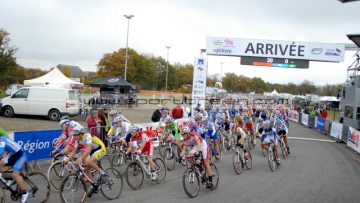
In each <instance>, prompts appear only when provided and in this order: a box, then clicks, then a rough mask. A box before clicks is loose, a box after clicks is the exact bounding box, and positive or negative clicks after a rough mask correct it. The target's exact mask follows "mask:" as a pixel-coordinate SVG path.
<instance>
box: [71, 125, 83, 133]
mask: <svg viewBox="0 0 360 203" xmlns="http://www.w3.org/2000/svg"><path fill="white" fill-rule="evenodd" d="M71 133H72V135H79V134H84V128H83V127H82V126H80V125H79V126H75V127H74V128H73V130H72V132H71Z"/></svg>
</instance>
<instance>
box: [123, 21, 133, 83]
mask: <svg viewBox="0 0 360 203" xmlns="http://www.w3.org/2000/svg"><path fill="white" fill-rule="evenodd" d="M124 17H125V18H127V19H128V24H127V36H126V51H125V76H124V79H125V80H126V74H127V63H128V58H129V55H128V49H129V47H128V45H129V22H130V19H131V18H132V17H134V15H124Z"/></svg>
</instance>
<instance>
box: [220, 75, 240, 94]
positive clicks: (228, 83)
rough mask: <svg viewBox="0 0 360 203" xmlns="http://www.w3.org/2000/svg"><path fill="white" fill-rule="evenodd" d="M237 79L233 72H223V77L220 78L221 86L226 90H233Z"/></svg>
mask: <svg viewBox="0 0 360 203" xmlns="http://www.w3.org/2000/svg"><path fill="white" fill-rule="evenodd" d="M238 80H239V77H238V76H237V75H236V74H235V73H225V77H223V80H222V85H223V88H224V89H226V90H227V91H228V92H235V91H236V84H237V83H238Z"/></svg>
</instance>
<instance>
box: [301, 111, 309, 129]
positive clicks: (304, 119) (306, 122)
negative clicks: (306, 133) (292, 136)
mask: <svg viewBox="0 0 360 203" xmlns="http://www.w3.org/2000/svg"><path fill="white" fill-rule="evenodd" d="M301 123H302V124H303V125H306V126H309V115H308V114H304V113H303V114H302V115H301Z"/></svg>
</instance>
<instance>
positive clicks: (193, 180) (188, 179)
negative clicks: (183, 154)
mask: <svg viewBox="0 0 360 203" xmlns="http://www.w3.org/2000/svg"><path fill="white" fill-rule="evenodd" d="M201 157H202V154H201V152H200V153H199V155H198V156H193V157H187V159H188V162H189V163H190V166H189V167H188V168H187V169H186V170H185V172H184V175H183V181H182V182H183V188H184V191H185V193H186V195H187V196H189V197H190V198H194V197H196V196H197V195H198V194H199V191H200V179H201V184H204V183H206V180H207V178H208V177H207V171H206V167H205V165H204V161H202V158H201ZM210 167H211V170H212V172H213V177H212V183H213V187H212V188H211V190H216V188H217V187H218V185H219V171H218V170H217V167H216V166H215V164H213V163H210ZM187 184H189V185H187ZM191 189H193V190H194V191H191Z"/></svg>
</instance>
